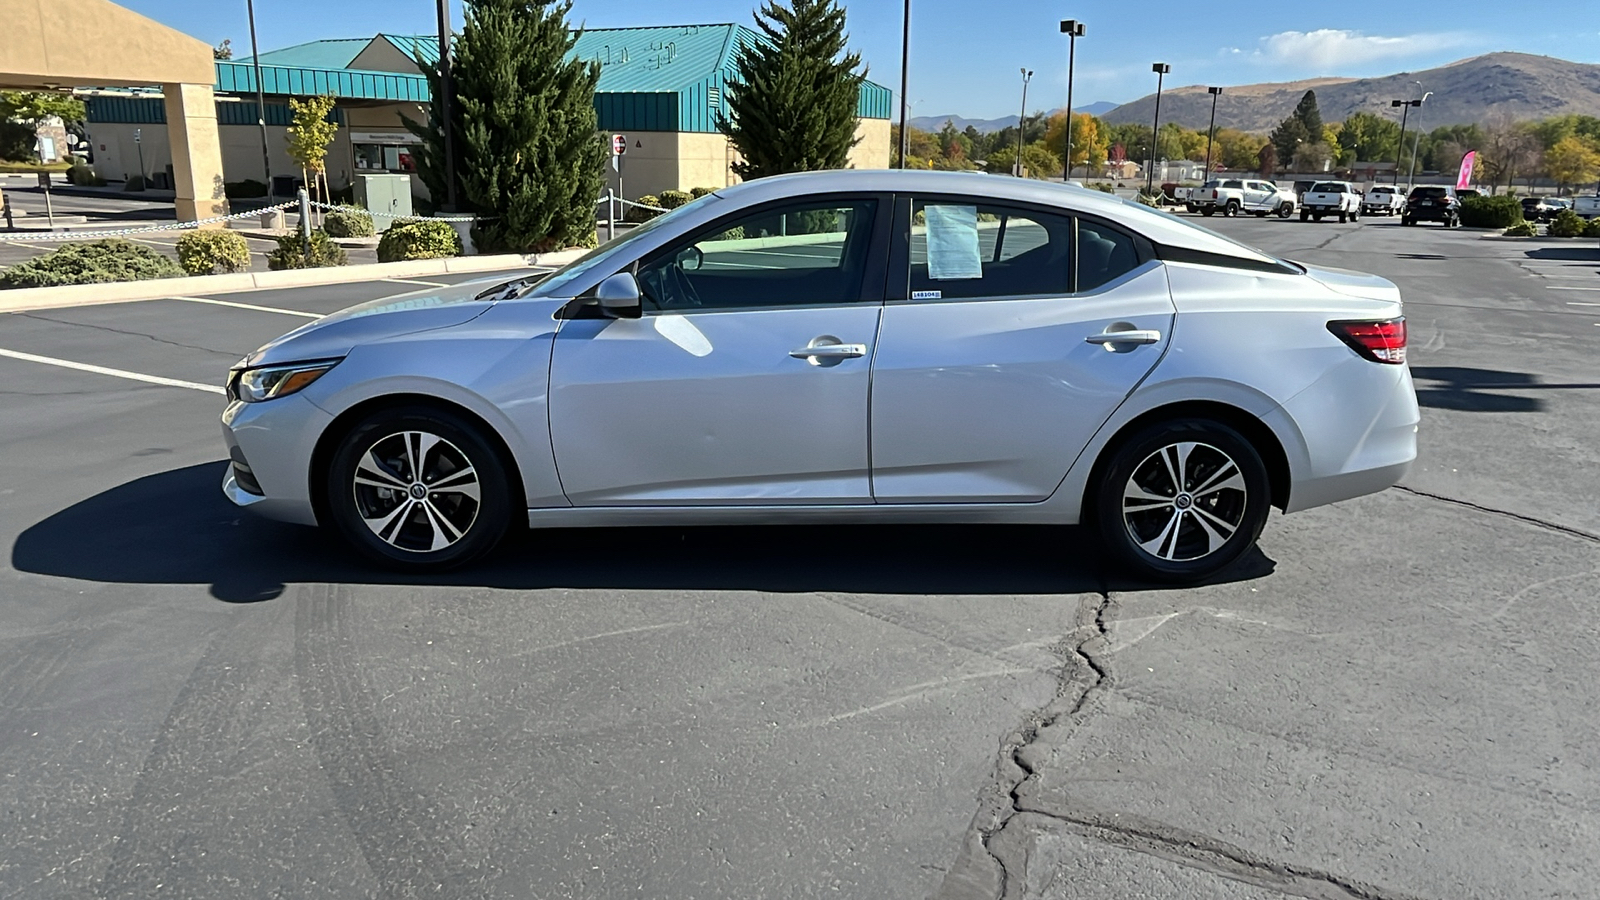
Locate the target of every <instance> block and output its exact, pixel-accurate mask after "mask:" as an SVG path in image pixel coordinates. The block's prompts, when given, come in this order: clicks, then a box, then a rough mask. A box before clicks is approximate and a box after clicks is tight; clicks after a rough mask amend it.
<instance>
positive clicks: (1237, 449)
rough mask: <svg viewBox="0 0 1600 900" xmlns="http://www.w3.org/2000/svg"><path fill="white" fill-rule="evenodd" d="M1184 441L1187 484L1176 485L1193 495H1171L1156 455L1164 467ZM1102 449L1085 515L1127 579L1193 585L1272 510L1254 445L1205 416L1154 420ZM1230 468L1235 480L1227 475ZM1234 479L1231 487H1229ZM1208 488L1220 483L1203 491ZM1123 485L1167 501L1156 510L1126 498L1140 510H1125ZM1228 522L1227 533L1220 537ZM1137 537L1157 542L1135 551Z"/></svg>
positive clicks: (1232, 556)
mask: <svg viewBox="0 0 1600 900" xmlns="http://www.w3.org/2000/svg"><path fill="white" fill-rule="evenodd" d="M1185 444H1189V445H1199V446H1194V447H1191V449H1190V451H1189V453H1188V456H1187V458H1186V459H1185V460H1184V461H1183V462H1182V463H1181V464H1179V465H1178V466H1177V468H1178V469H1179V470H1180V471H1183V478H1184V480H1185V481H1186V482H1187V483H1186V484H1184V485H1183V487H1184V488H1188V489H1190V490H1193V489H1195V488H1199V489H1200V491H1202V492H1201V493H1195V494H1190V493H1188V492H1187V491H1183V490H1178V491H1173V490H1172V480H1173V479H1172V478H1171V476H1170V474H1169V473H1170V472H1171V471H1172V469H1169V468H1165V467H1164V466H1163V460H1162V458H1161V456H1158V454H1165V455H1166V456H1167V459H1166V460H1165V462H1166V463H1169V464H1170V463H1174V462H1175V461H1176V455H1177V453H1176V450H1175V448H1176V447H1178V446H1180V445H1185ZM1109 452H1110V454H1111V455H1110V456H1109V457H1108V459H1109V461H1108V463H1107V464H1105V465H1104V466H1102V467H1101V468H1100V473H1101V474H1100V482H1099V484H1098V485H1096V486H1095V492H1094V508H1093V517H1094V521H1095V523H1096V525H1097V526H1098V528H1099V531H1100V538H1101V540H1102V541H1103V542H1104V544H1105V546H1106V549H1107V550H1109V551H1110V552H1111V554H1112V555H1113V556H1114V557H1115V558H1116V559H1117V560H1118V561H1119V562H1120V563H1121V564H1122V565H1123V566H1124V567H1125V569H1126V570H1127V572H1128V573H1129V574H1131V575H1134V576H1135V577H1138V578H1141V579H1147V580H1150V581H1159V582H1168V583H1193V582H1197V581H1200V580H1203V579H1205V578H1207V577H1209V576H1211V575H1214V574H1216V573H1217V572H1219V571H1221V570H1222V569H1224V568H1226V567H1227V566H1229V565H1231V564H1232V563H1233V562H1234V561H1236V560H1237V559H1238V558H1239V557H1240V556H1242V555H1244V553H1245V552H1246V551H1248V550H1249V549H1250V548H1251V547H1253V546H1255V542H1256V539H1257V538H1259V537H1260V536H1261V529H1262V528H1263V527H1264V526H1265V525H1266V522H1267V512H1268V510H1269V508H1270V507H1271V505H1272V497H1271V485H1270V483H1269V481H1268V479H1267V469H1266V466H1265V464H1263V463H1262V461H1261V455H1260V454H1259V453H1257V452H1256V449H1255V447H1253V446H1251V444H1250V442H1249V441H1247V440H1245V439H1244V437H1243V436H1242V435H1240V434H1239V432H1237V431H1235V430H1234V429H1232V428H1230V427H1228V426H1227V425H1224V424H1222V423H1220V422H1215V421H1212V420H1210V419H1174V420H1172V421H1167V422H1156V423H1153V424H1151V425H1148V426H1146V427H1144V428H1142V429H1140V430H1139V431H1137V432H1135V433H1134V434H1131V435H1129V436H1128V437H1127V438H1126V439H1125V440H1122V441H1119V442H1118V443H1117V444H1116V445H1114V447H1113V448H1112V449H1111V450H1110V451H1109ZM1230 465H1231V466H1232V468H1233V469H1235V470H1237V471H1236V474H1237V476H1238V477H1237V478H1235V477H1233V476H1232V475H1229V471H1230V469H1229V466H1230ZM1235 481H1237V482H1239V484H1238V486H1237V487H1232V486H1229V484H1230V483H1231V482H1235ZM1216 483H1220V484H1221V485H1223V486H1222V487H1215V488H1211V487H1209V486H1210V485H1212V484H1216ZM1130 486H1132V487H1137V488H1139V490H1140V491H1144V492H1146V493H1147V494H1148V495H1150V496H1152V497H1159V496H1160V495H1162V494H1171V495H1172V496H1173V498H1174V499H1173V501H1172V502H1170V503H1168V504H1167V505H1166V506H1160V505H1156V503H1157V501H1156V500H1154V499H1151V500H1148V501H1147V500H1145V499H1144V498H1141V497H1135V498H1128V499H1126V502H1127V503H1129V504H1136V505H1138V504H1148V507H1147V508H1145V509H1138V508H1135V509H1132V510H1126V511H1125V509H1124V503H1125V491H1127V490H1128V489H1129V488H1130ZM1183 498H1189V499H1188V500H1187V501H1185V500H1184V499H1183ZM1185 504H1187V505H1185ZM1195 510H1203V511H1205V512H1206V514H1207V515H1206V516H1205V517H1202V516H1201V514H1200V513H1198V512H1195ZM1169 511H1170V512H1169ZM1125 512H1126V517H1125ZM1163 522H1165V523H1166V526H1165V528H1163ZM1173 523H1176V527H1173ZM1202 523H1204V524H1202ZM1228 525H1232V528H1233V530H1232V531H1231V532H1227V533H1226V534H1224V528H1225V526H1228ZM1208 529H1209V531H1208ZM1136 532H1137V534H1138V536H1137V537H1136V536H1135V535H1136ZM1140 538H1143V539H1144V544H1145V545H1147V546H1148V545H1149V544H1151V543H1156V542H1157V541H1159V543H1157V545H1156V549H1155V552H1152V551H1150V550H1148V549H1146V546H1141V541H1140ZM1219 538H1220V539H1222V540H1221V542H1220V543H1216V540H1217V539H1219ZM1169 539H1170V545H1169V543H1168V540H1169ZM1201 550H1204V552H1199V551H1201ZM1167 557H1170V558H1167Z"/></svg>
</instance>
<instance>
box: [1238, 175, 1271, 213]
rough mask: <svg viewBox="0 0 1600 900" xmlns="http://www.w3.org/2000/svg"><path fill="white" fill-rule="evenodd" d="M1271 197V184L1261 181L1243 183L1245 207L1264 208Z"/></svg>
mask: <svg viewBox="0 0 1600 900" xmlns="http://www.w3.org/2000/svg"><path fill="white" fill-rule="evenodd" d="M1271 199H1272V185H1270V184H1267V183H1265V182H1262V181H1247V182H1245V183H1244V205H1245V207H1246V208H1247V209H1252V210H1255V209H1264V208H1265V207H1266V205H1267V201H1269V200H1271Z"/></svg>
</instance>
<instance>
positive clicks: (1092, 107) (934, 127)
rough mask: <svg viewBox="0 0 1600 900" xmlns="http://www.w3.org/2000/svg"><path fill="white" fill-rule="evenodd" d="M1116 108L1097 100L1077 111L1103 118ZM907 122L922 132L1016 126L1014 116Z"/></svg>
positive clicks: (988, 131)
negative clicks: (968, 127)
mask: <svg viewBox="0 0 1600 900" xmlns="http://www.w3.org/2000/svg"><path fill="white" fill-rule="evenodd" d="M1116 108H1117V104H1115V103H1112V102H1111V101H1109V100H1099V101H1096V102H1094V103H1090V104H1089V105H1087V106H1080V107H1078V109H1077V111H1078V112H1081V113H1088V114H1089V115H1091V116H1103V115H1105V114H1106V113H1108V112H1110V111H1112V110H1113V109H1116ZM1060 111H1061V110H1059V109H1053V110H1051V111H1050V114H1051V115H1055V114H1056V113H1058V112H1060ZM907 121H908V122H909V123H910V125H911V127H912V128H920V129H922V130H923V131H938V130H939V129H941V128H943V127H944V123H946V122H949V123H950V124H951V125H954V126H955V127H956V130H957V131H966V130H967V126H969V125H970V126H972V127H973V128H976V129H978V133H979V134H992V133H993V132H996V131H999V130H1001V129H1003V128H1015V127H1016V125H1017V117H1016V116H1003V117H1001V118H999V119H967V118H963V117H961V116H914V117H912V118H911V119H909V120H907Z"/></svg>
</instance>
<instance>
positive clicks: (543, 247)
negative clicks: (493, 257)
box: [407, 0, 606, 253]
mask: <svg viewBox="0 0 1600 900" xmlns="http://www.w3.org/2000/svg"><path fill="white" fill-rule="evenodd" d="M571 9H572V2H571V0H468V2H467V7H466V24H465V26H464V27H463V28H462V30H461V34H460V36H459V37H458V38H457V39H456V42H455V45H454V47H453V50H454V59H453V61H452V64H451V74H452V76H453V81H454V84H455V97H454V103H453V105H452V109H451V112H452V118H453V119H454V120H455V121H454V122H452V123H450V126H451V128H452V129H453V132H454V134H453V137H454V140H455V150H456V184H457V194H458V196H459V198H460V199H461V201H462V204H463V205H464V206H465V207H466V208H467V210H469V211H470V212H472V213H474V214H476V215H477V216H479V217H480V218H479V220H478V221H477V222H474V223H473V226H472V240H473V242H474V243H475V244H477V245H478V247H479V248H480V249H482V250H484V251H485V252H490V253H500V252H514V253H529V252H533V253H542V252H545V251H548V250H555V249H559V248H561V247H568V246H573V245H592V244H593V242H594V240H595V212H594V202H595V198H596V197H598V196H599V195H600V191H601V188H602V187H603V180H604V165H605V153H606V149H605V147H604V146H603V145H602V144H601V142H600V139H599V123H598V120H597V118H596V115H595V108H594V91H595V85H596V83H598V81H599V79H600V69H599V66H598V65H596V64H594V63H590V62H583V61H581V60H578V59H575V58H569V54H570V52H571V50H572V47H573V44H574V43H575V42H576V41H577V35H576V34H575V33H573V32H571V31H569V30H568V28H567V13H568V12H569V11H570V10H571ZM424 71H425V74H426V75H427V77H428V87H429V89H430V90H431V91H432V92H433V95H434V96H436V97H437V96H438V95H439V94H438V92H439V78H438V73H437V72H436V71H434V70H432V68H431V67H430V66H424ZM407 127H408V128H410V129H411V131H412V133H414V134H416V135H417V136H418V137H420V138H422V140H423V144H422V146H421V147H420V148H418V151H419V152H417V153H416V154H415V155H414V157H415V160H416V164H417V174H418V175H419V176H420V177H421V179H422V182H423V183H424V184H426V185H427V186H428V190H429V192H430V193H431V194H432V195H433V199H434V202H435V204H438V203H440V202H442V201H443V199H444V198H445V196H446V190H445V162H444V127H445V123H443V122H442V121H441V120H440V116H439V104H437V103H435V104H432V105H431V107H430V109H429V113H428V120H427V121H426V122H423V123H415V122H411V123H408V124H407Z"/></svg>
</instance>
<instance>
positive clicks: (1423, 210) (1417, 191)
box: [1400, 185, 1461, 228]
mask: <svg viewBox="0 0 1600 900" xmlns="http://www.w3.org/2000/svg"><path fill="white" fill-rule="evenodd" d="M1418 222H1439V223H1441V224H1443V225H1444V227H1446V228H1454V227H1456V226H1457V225H1460V224H1461V198H1460V197H1457V196H1456V189H1455V188H1453V187H1437V186H1434V185H1423V186H1422V187H1415V188H1412V189H1411V196H1409V197H1407V198H1406V211H1405V212H1403V213H1401V214H1400V224H1401V225H1414V224H1416V223H1418Z"/></svg>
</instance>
